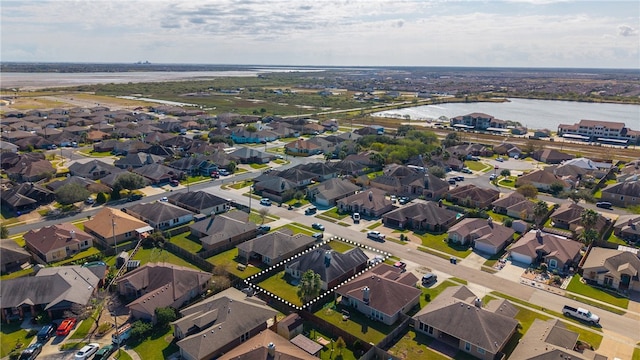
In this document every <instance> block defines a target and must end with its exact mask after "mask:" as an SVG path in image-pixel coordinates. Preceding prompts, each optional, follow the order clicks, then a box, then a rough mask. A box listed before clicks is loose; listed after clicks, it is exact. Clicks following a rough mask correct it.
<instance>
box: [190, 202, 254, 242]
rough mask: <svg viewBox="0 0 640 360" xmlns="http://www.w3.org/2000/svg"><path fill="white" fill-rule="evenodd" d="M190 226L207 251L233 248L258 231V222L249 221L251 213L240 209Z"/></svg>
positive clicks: (192, 232)
mask: <svg viewBox="0 0 640 360" xmlns="http://www.w3.org/2000/svg"><path fill="white" fill-rule="evenodd" d="M189 228H190V229H191V234H192V235H194V236H197V237H199V238H200V242H201V243H202V247H203V249H204V250H207V251H214V250H217V251H224V250H228V249H232V248H233V247H235V246H236V245H238V244H240V243H242V242H243V241H246V240H249V239H252V238H254V237H255V236H256V234H257V233H258V231H257V228H256V224H255V223H254V222H252V221H249V215H248V214H247V213H245V212H243V211H238V210H235V211H230V212H227V213H224V214H220V215H216V216H212V217H211V218H210V219H208V220H204V221H198V222H196V223H194V224H192V225H191V226H189Z"/></svg>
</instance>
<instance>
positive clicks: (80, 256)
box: [51, 247, 100, 266]
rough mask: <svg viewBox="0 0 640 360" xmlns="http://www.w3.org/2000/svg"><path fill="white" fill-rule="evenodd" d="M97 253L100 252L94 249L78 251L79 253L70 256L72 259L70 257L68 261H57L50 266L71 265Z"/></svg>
mask: <svg viewBox="0 0 640 360" xmlns="http://www.w3.org/2000/svg"><path fill="white" fill-rule="evenodd" d="M99 253H100V250H98V249H97V248H95V247H90V248H88V249H87V250H84V251H80V252H79V253H77V254H75V255H74V256H72V257H70V258H68V259H64V260H61V261H57V262H52V263H51V265H52V266H62V265H65V264H69V263H72V262H74V261H78V260H80V259H84V258H86V257H89V256H92V255H95V254H99Z"/></svg>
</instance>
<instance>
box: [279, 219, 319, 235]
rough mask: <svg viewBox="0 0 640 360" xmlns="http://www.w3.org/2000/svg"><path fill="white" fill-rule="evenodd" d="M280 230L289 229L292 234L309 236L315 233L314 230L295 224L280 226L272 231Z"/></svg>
mask: <svg viewBox="0 0 640 360" xmlns="http://www.w3.org/2000/svg"><path fill="white" fill-rule="evenodd" d="M282 228H285V229H289V230H291V231H293V233H294V234H305V235H309V236H311V235H313V234H314V233H316V231H315V230H314V229H312V228H310V227H308V226H306V225H302V224H300V223H296V222H294V223H290V224H286V225H283V226H280V227H279V228H275V229H273V230H279V229H282Z"/></svg>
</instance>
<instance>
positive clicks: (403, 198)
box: [398, 196, 411, 205]
mask: <svg viewBox="0 0 640 360" xmlns="http://www.w3.org/2000/svg"><path fill="white" fill-rule="evenodd" d="M409 202H411V199H409V198H408V197H406V196H400V199H398V203H400V205H404V204H406V203H409Z"/></svg>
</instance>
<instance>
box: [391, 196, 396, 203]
mask: <svg viewBox="0 0 640 360" xmlns="http://www.w3.org/2000/svg"><path fill="white" fill-rule="evenodd" d="M397 201H398V198H397V197H396V196H395V195H391V203H392V204H395V203H396V202H397Z"/></svg>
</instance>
